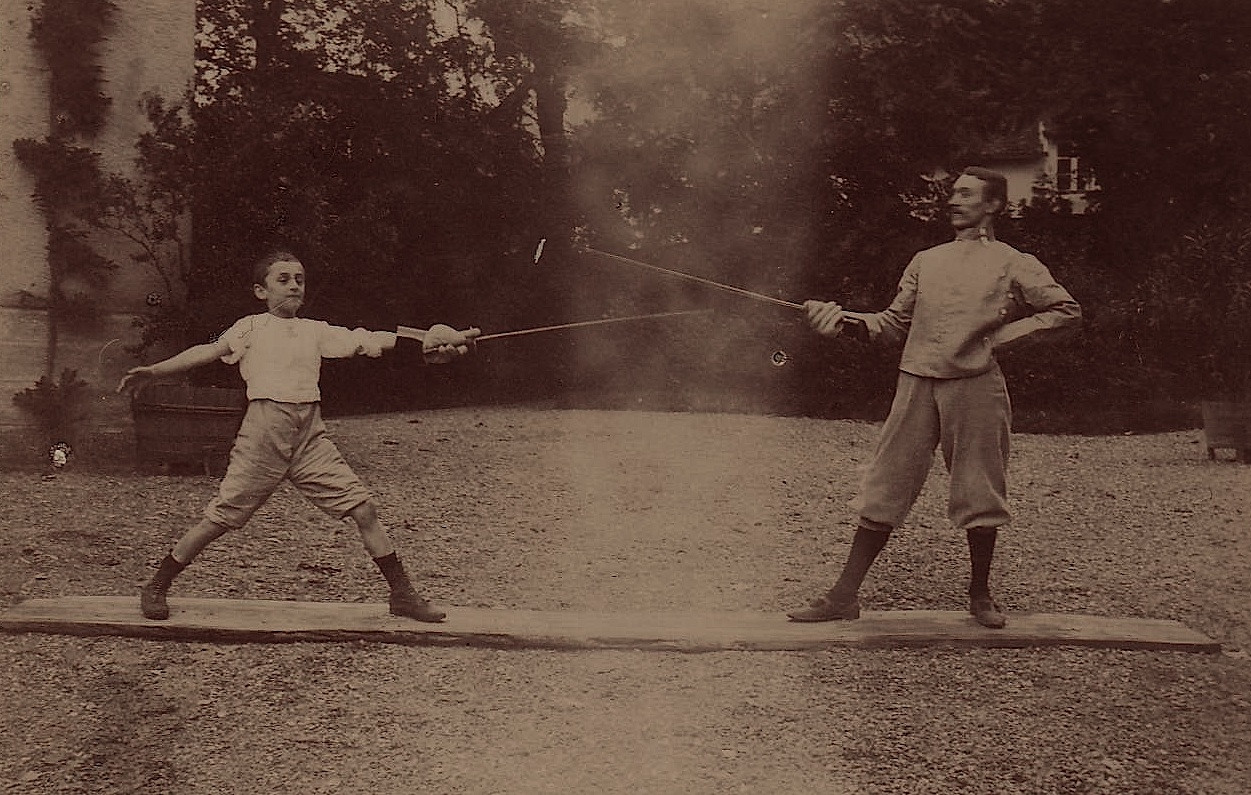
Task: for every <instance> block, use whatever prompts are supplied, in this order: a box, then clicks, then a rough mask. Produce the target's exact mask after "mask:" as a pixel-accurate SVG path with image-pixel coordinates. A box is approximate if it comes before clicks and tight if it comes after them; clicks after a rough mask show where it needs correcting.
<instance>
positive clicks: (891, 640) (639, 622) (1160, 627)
mask: <svg viewBox="0 0 1251 795" xmlns="http://www.w3.org/2000/svg"><path fill="white" fill-rule="evenodd" d="M170 611H171V616H170V619H169V620H168V621H149V620H147V619H145V618H143V616H142V615H140V613H139V606H138V600H137V598H134V597H123V596H69V597H62V598H58V599H30V600H27V601H25V602H20V603H18V604H16V605H14V606H13V607H12V608H10V609H9V610H8V611H6V612H5V613H3V614H0V630H2V631H5V632H11V633H15V632H38V633H53V634H67V635H91V636H95V635H120V636H126V637H139V638H156V639H166V640H181V641H220V642H232V643H239V642H261V643H288V642H296V641H317V642H343V641H353V640H369V641H376V642H381V643H400V644H409V645H436V646H480V647H492V648H545V649H653V650H666V651H684V652H702V651H727V650H737V651H802V650H816V649H825V648H832V647H846V646H852V647H864V648H902V647H916V646H968V647H986V648H1026V647H1036V646H1089V647H1096V648H1110V649H1142V650H1152V651H1188V652H1219V651H1220V648H1221V646H1220V644H1219V643H1217V642H1215V641H1212V640H1211V639H1209V638H1207V637H1206V636H1204V635H1202V634H1200V633H1198V632H1195V631H1193V630H1191V629H1189V628H1187V627H1186V626H1184V625H1182V624H1180V623H1178V622H1176V621H1167V620H1158V619H1142V618H1106V617H1101V616H1088V615H1062V614H1055V613H1021V614H1012V615H1010V616H1009V623H1008V626H1007V627H1006V628H1005V629H1001V630H991V629H986V628H985V627H982V626H979V625H978V624H977V623H976V622H974V621H973V619H972V617H971V616H969V615H968V614H966V613H958V612H948V611H939V610H911V611H901V612H874V611H868V612H866V613H865V614H864V615H863V616H862V617H861V618H860V620H858V621H837V622H829V623H821V624H797V623H792V622H790V621H787V620H786V618H785V616H783V615H781V614H778V613H759V612H676V613H674V612H665V613H651V612H630V613H588V612H579V611H569V610H560V611H543V610H492V609H484V608H468V607H450V608H447V611H448V618H447V620H446V621H445V622H443V623H441V624H423V623H420V622H417V621H411V620H408V619H404V618H398V617H396V616H392V615H390V614H388V613H387V608H386V605H385V604H361V603H337V602H335V603H331V602H291V601H273V600H259V599H253V600H232V599H202V598H171V599H170Z"/></svg>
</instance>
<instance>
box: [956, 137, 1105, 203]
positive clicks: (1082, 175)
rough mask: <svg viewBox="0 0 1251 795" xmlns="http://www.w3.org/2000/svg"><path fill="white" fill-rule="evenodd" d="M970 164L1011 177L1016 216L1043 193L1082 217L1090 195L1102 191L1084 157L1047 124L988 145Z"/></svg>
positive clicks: (1010, 193)
mask: <svg viewBox="0 0 1251 795" xmlns="http://www.w3.org/2000/svg"><path fill="white" fill-rule="evenodd" d="M968 160H969V162H977V163H979V164H981V165H983V166H986V167H987V168H993V169H995V170H996V171H999V172H1002V173H1003V174H1004V175H1005V176H1007V178H1008V203H1009V204H1010V205H1011V210H1010V211H1011V212H1012V214H1013V215H1019V214H1020V212H1021V208H1022V207H1024V206H1025V205H1027V204H1029V203H1030V202H1031V201H1032V200H1033V199H1034V198H1035V197H1036V196H1037V195H1038V193H1039V191H1040V190H1041V191H1043V192H1044V193H1045V194H1047V195H1049V196H1052V197H1054V198H1056V199H1060V200H1062V201H1065V202H1067V203H1068V205H1069V207H1070V208H1071V209H1072V211H1073V212H1074V213H1076V214H1079V215H1080V214H1082V213H1085V212H1086V209H1087V208H1088V207H1089V204H1090V202H1089V198H1088V194H1089V193H1090V192H1091V191H1095V190H1098V188H1099V185H1098V182H1097V181H1096V180H1095V176H1094V174H1093V173H1092V172H1091V170H1090V169H1089V168H1088V167H1087V166H1086V165H1085V163H1083V161H1082V158H1081V155H1080V153H1079V152H1078V151H1077V150H1076V149H1074V148H1073V146H1072V145H1071V144H1067V143H1064V142H1061V141H1058V140H1056V139H1055V138H1052V137H1051V136H1050V135H1048V134H1047V127H1046V125H1045V124H1038V125H1037V126H1031V127H1026V128H1024V129H1022V130H1019V131H1016V132H1014V133H1011V134H1008V135H1003V136H1000V137H997V138H993V139H990V140H988V141H985V142H983V143H982V144H981V146H979V147H978V148H977V150H976V151H975V152H972V153H970V155H969V157H968Z"/></svg>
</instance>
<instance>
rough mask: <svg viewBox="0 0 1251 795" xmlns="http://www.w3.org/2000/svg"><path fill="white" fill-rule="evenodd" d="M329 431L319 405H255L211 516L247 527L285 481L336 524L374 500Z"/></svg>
mask: <svg viewBox="0 0 1251 795" xmlns="http://www.w3.org/2000/svg"><path fill="white" fill-rule="evenodd" d="M325 431H326V426H325V423H324V422H322V418H321V406H320V405H319V404H317V403H279V402H277V401H272V400H253V401H252V402H251V403H249V404H248V410H247V413H246V414H245V415H244V417H243V424H242V425H241V426H240V428H239V433H238V435H237V436H236V437H235V443H234V447H233V448H232V449H231V451H230V464H229V466H228V467H227V469H226V475H225V476H224V477H223V478H222V482H221V487H220V488H219V490H218V493H217V497H216V498H215V499H214V500H213V501H212V502H210V503H209V505H208V507H206V508H205V509H204V515H205V517H206V518H207V519H208V520H209V521H211V522H213V523H215V524H220V525H222V526H224V527H231V528H240V527H243V526H244V525H245V524H247V522H248V520H249V519H250V518H251V517H252V514H253V513H255V512H256V510H257V509H258V508H260V507H261V505H263V504H264V503H265V501H266V500H267V499H269V497H270V495H271V494H273V493H274V490H275V489H277V488H278V486H279V484H280V483H282V481H283V480H284V479H286V480H289V481H290V482H291V484H292V485H293V486H295V488H296V489H297V490H299V492H300V493H301V494H303V495H304V496H305V497H306V498H307V499H308V500H309V501H310V502H312V503H313V504H314V505H316V506H317V507H318V508H320V509H321V510H322V511H324V512H325V513H327V514H328V515H330V516H331V517H333V518H335V519H342V518H343V517H344V516H347V515H348V513H349V512H351V510H352V509H353V508H355V507H356V506H358V505H360V504H361V503H363V502H366V501H368V500H370V499H372V495H371V494H370V493H369V490H368V489H366V488H365V486H364V484H362V483H361V481H360V478H358V477H357V476H356V474H355V473H354V472H353V471H352V468H351V467H349V466H348V464H347V462H346V461H344V460H343V456H342V455H340V454H339V450H338V448H337V447H335V444H334V442H332V441H331V440H330V438H329V437H327V436H326V435H325Z"/></svg>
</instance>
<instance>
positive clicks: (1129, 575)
mask: <svg viewBox="0 0 1251 795" xmlns="http://www.w3.org/2000/svg"><path fill="white" fill-rule="evenodd" d="M330 424H331V426H332V433H334V435H335V438H336V439H337V441H338V442H339V444H340V447H341V448H342V449H343V451H344V454H345V455H346V456H347V457H348V459H349V460H350V461H351V463H352V464H353V465H354V466H355V467H356V468H357V470H358V472H359V473H360V474H361V476H362V477H363V478H364V479H365V480H366V482H367V483H368V484H369V485H370V486H371V488H373V490H374V491H375V493H376V494H377V496H378V501H379V504H380V506H381V509H382V513H383V516H384V520H385V521H386V522H387V523H388V524H389V526H390V527H391V528H392V531H393V536H394V537H395V539H396V543H397V545H398V546H399V547H400V550H401V552H402V554H403V556H404V557H405V559H406V560H407V562H408V565H409V568H410V570H411V571H412V572H413V573H414V574H415V575H416V577H417V578H418V579H419V580H420V581H421V583H422V587H423V588H424V589H425V590H426V591H427V592H428V593H429V594H430V595H431V596H432V597H433V598H434V600H435V601H437V602H441V603H444V604H450V605H464V606H470V605H472V606H490V607H501V608H504V607H517V608H536V609H554V608H570V609H578V610H604V611H610V610H615V609H621V610H626V609H630V610H633V609H640V608H642V609H655V610H657V611H661V610H678V609H684V608H711V609H725V610H735V609H752V610H768V611H775V610H776V611H781V610H784V609H787V608H789V607H793V606H796V605H798V604H802V603H803V602H805V601H806V600H807V599H808V598H810V597H811V596H812V595H814V594H815V593H817V592H818V591H819V590H821V589H822V588H824V587H826V586H827V585H828V583H829V581H830V579H831V578H832V577H833V576H834V574H835V573H836V572H837V568H838V566H839V564H840V563H841V561H842V558H843V557H844V555H845V552H846V542H847V541H848V539H849V535H850V533H849V530H848V523H847V522H848V519H849V518H850V517H849V512H848V508H847V501H848V500H849V499H850V498H851V496H852V492H853V490H854V487H855V483H856V480H857V478H858V475H859V470H860V468H861V466H862V465H863V463H864V462H865V460H866V458H867V455H868V453H869V452H870V450H871V449H872V445H873V441H874V438H875V435H876V427H875V426H873V425H871V424H865V423H851V422H836V421H820V420H804V419H789V418H776V417H752V416H735V415H711V414H709V415H699V414H655V413H643V412H592V411H536V410H526V409H463V410H448V411H432V412H419V413H411V414H390V415H381V416H370V417H354V418H344V419H339V420H335V421H332V422H331V423H330ZM1015 446H1016V449H1015V451H1014V459H1013V472H1012V477H1013V496H1014V507H1015V510H1016V512H1017V522H1016V525H1015V527H1014V528H1013V529H1012V530H1010V531H1008V532H1005V533H1004V534H1003V535H1002V536H1001V547H1000V554H999V557H998V560H997V567H996V570H995V579H994V581H993V582H992V585H994V586H996V591H997V596H998V597H999V599H1000V601H1001V602H1003V603H1004V605H1005V606H1006V607H1007V608H1008V610H1009V611H1055V612H1077V613H1090V614H1098V615H1110V616H1141V617H1153V618H1171V619H1177V620H1179V621H1182V622H1184V623H1186V624H1187V625H1189V626H1190V627H1192V628H1194V629H1197V630H1199V631H1201V632H1204V633H1206V634H1208V635H1209V636H1211V637H1213V638H1215V639H1217V640H1219V641H1221V642H1222V643H1223V644H1225V650H1224V652H1223V653H1222V654H1219V655H1197V654H1185V653H1148V652H1130V651H1108V650H1091V649H1046V650H995V649H978V650H967V649H954V648H941V647H940V648H927V649H911V650H894V651H891V650H878V651H868V650H852V649H846V650H835V651H827V652H819V653H773V652H730V653H705V654H681V653H666V652H655V651H646V652H644V651H569V652H552V651H533V650H490V649H467V648H422V647H405V646H390V645H383V644H369V643H345V644H298V643H297V644H284V645H229V644H204V643H173V642H160V641H144V640H135V639H124V638H74V637H59V636H48V635H0V693H3V696H0V698H2V699H3V701H0V728H2V730H3V735H4V743H3V746H2V747H0V788H3V787H4V786H6V785H7V787H8V790H7V791H11V792H21V793H54V792H72V793H129V792H138V791H142V792H161V793H205V794H206V795H207V794H209V793H211V794H212V795H225V794H226V793H268V792H298V793H340V792H352V793H355V792H373V793H418V792H420V793H475V794H476V793H566V792H567V793H586V792H598V793H623V794H624V793H630V794H631V795H636V794H637V793H686V794H689V795H697V794H699V793H729V792H750V793H805V794H807V793H814V792H819V793H844V792H846V793H952V792H968V793H988V794H989V793H1152V794H1153V795H1155V794H1157V793H1195V794H1196V795H1198V794H1200V793H1201V794H1202V795H1221V794H1223V793H1230V794H1231V795H1233V794H1234V793H1237V794H1238V795H1243V794H1244V793H1246V792H1249V791H1251V763H1249V762H1248V761H1247V760H1248V758H1249V756H1251V710H1249V707H1251V662H1249V660H1248V655H1247V651H1248V650H1251V598H1249V597H1251V539H1249V538H1248V534H1247V533H1248V513H1251V489H1248V486H1249V485H1251V468H1249V467H1246V466H1243V465H1239V464H1236V463H1232V462H1227V461H1217V462H1210V461H1208V460H1207V459H1206V456H1205V453H1204V450H1203V448H1202V446H1201V445H1200V444H1199V434H1198V433H1197V432H1185V433H1173V434H1163V435H1155V436H1119V437H1090V438H1086V437H1068V436H1064V437H1061V436H1030V435H1018V436H1017V437H1016V440H1015ZM93 469H94V470H95V471H86V470H85V468H78V469H75V468H71V470H69V471H66V472H62V473H61V474H59V475H58V476H57V477H56V478H52V479H44V478H43V477H42V476H41V473H37V472H23V471H8V472H3V473H0V487H2V488H3V490H4V493H5V494H6V495H7V499H6V500H5V501H4V504H3V506H0V529H2V531H3V532H2V533H0V592H2V593H0V599H2V601H0V607H5V606H8V605H10V604H12V603H13V602H14V601H15V600H17V599H19V598H22V597H33V596H56V595H70V594H75V595H86V594H98V595H108V594H134V593H136V591H135V586H136V585H138V584H139V583H141V582H142V581H143V580H145V579H146V578H147V577H148V576H149V574H150V572H151V567H152V566H153V565H154V564H155V563H156V561H157V560H158V559H159V557H160V556H161V555H163V554H164V553H165V551H166V550H167V549H168V547H169V545H170V544H171V543H172V541H173V540H174V539H175V538H176V537H177V535H178V534H180V533H181V531H182V530H183V529H184V528H185V527H186V526H188V525H189V524H190V523H192V522H194V521H195V520H196V519H197V517H198V515H199V511H200V510H201V508H202V507H203V504H204V502H205V501H206V500H207V499H208V498H209V497H210V496H211V495H212V493H213V490H214V487H215V481H214V480H213V479H212V478H208V477H203V476H189V477H172V476H149V477H141V476H138V475H133V474H130V473H131V471H132V467H131V466H130V464H129V462H128V461H126V460H125V455H119V456H117V457H115V458H114V459H113V460H112V462H111V463H110V464H109V465H104V466H99V467H94V468H93ZM944 481H945V479H944V477H943V475H942V473H941V471H940V470H939V471H936V472H935V477H934V478H933V479H932V481H931V487H930V488H929V489H927V491H926V492H925V493H924V494H923V495H922V497H921V500H920V501H919V502H918V504H917V507H916V509H915V511H914V513H913V515H912V517H911V520H910V522H909V524H908V525H907V526H906V527H905V528H903V529H902V530H901V531H900V532H899V533H898V534H897V537H896V538H895V539H894V540H893V541H892V544H891V545H890V546H889V547H888V548H887V550H886V552H885V553H884V554H883V556H882V558H881V559H880V560H879V562H878V564H877V566H876V567H875V568H874V571H873V573H872V574H871V575H870V578H869V580H868V582H867V583H866V585H865V589H864V592H863V595H864V597H865V601H866V603H867V606H868V607H869V608H871V609H910V608H936V609H951V610H962V609H964V598H963V590H964V587H965V577H966V565H967V563H966V553H965V549H964V546H963V539H962V538H960V537H958V536H957V535H956V534H955V533H953V532H952V531H951V530H950V529H949V528H948V527H947V525H946V521H945V519H944V515H943V507H944V488H943V485H944ZM179 595H187V596H191V595H195V596H221V597H232V598H277V599H282V598H296V599H309V600H348V601H371V602H377V601H382V600H383V599H384V598H385V588H384V586H383V584H382V581H381V578H380V577H379V576H378V574H377V572H376V570H374V568H373V565H372V563H371V562H370V561H369V560H368V558H367V556H366V555H365V553H364V551H363V549H362V547H361V545H360V541H359V539H358V537H357V534H356V532H355V530H354V529H353V528H351V526H350V525H349V524H347V523H343V524H340V523H335V522H332V521H330V520H329V519H327V518H325V517H324V516H322V515H321V514H319V513H318V512H317V511H316V510H315V509H312V508H311V507H309V506H308V505H307V504H306V503H304V502H303V501H302V500H301V499H300V498H299V497H298V496H297V495H296V494H295V493H294V492H292V491H290V490H289V489H285V488H284V489H283V490H282V491H280V492H279V494H277V495H276V496H275V497H274V499H273V500H271V502H270V503H269V504H268V505H267V506H266V507H265V508H264V509H262V511H261V512H260V513H259V514H258V515H257V517H256V518H255V519H254V520H253V523H252V524H251V525H250V526H249V527H248V528H247V529H245V530H244V531H243V532H241V533H239V534H236V535H233V536H228V537H226V538H224V539H222V540H221V541H219V542H218V543H217V544H215V545H213V546H212V547H210V548H209V550H208V551H207V552H205V554H204V555H203V556H202V557H201V558H200V559H199V560H197V561H196V563H195V565H194V566H193V567H192V568H190V569H188V571H187V572H186V573H185V574H184V576H183V577H182V578H181V579H180V580H179V581H178V583H177V585H176V588H175V592H174V595H173V596H174V598H177V596H179Z"/></svg>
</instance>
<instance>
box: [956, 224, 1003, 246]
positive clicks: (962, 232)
mask: <svg viewBox="0 0 1251 795" xmlns="http://www.w3.org/2000/svg"><path fill="white" fill-rule="evenodd" d="M983 230H985V232H986V242H988V243H993V242H995V229H994V227H991V226H986V227H977V226H974V227H970V228H969V229H958V230H956V240H980V239H981V238H982V231H983Z"/></svg>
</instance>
